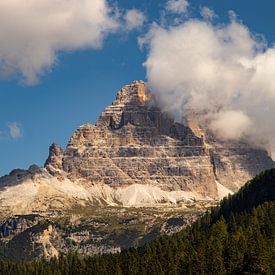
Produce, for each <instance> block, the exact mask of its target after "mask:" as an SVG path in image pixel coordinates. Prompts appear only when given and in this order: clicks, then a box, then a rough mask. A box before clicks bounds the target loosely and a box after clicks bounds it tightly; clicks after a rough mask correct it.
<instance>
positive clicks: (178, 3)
mask: <svg viewBox="0 0 275 275" xmlns="http://www.w3.org/2000/svg"><path fill="white" fill-rule="evenodd" d="M188 6H189V3H188V1H187V0H169V1H167V3H166V10H167V11H169V12H173V13H186V12H187V9H188Z"/></svg>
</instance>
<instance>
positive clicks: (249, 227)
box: [0, 169, 275, 275]
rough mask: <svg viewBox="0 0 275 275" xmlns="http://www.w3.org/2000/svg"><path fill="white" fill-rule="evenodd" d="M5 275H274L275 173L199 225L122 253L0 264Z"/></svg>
mask: <svg viewBox="0 0 275 275" xmlns="http://www.w3.org/2000/svg"><path fill="white" fill-rule="evenodd" d="M0 270H1V274H108V275H111V274H274V273H275V169H271V170H268V171H265V172H263V173H261V174H260V175H258V176H257V177H256V178H254V179H253V180H251V181H250V182H248V183H247V184H246V185H245V186H244V187H243V188H241V190H240V191H239V192H238V193H237V194H235V195H232V196H229V197H228V198H226V199H224V200H222V201H221V203H220V206H219V207H216V208H213V209H212V210H211V211H209V212H208V213H206V214H205V215H204V216H203V217H202V218H200V219H199V220H198V221H197V222H195V224H193V225H192V226H190V227H188V228H186V229H185V230H183V231H181V232H179V233H177V234H175V235H173V236H171V237H167V236H166V237H159V238H158V239H156V240H155V241H153V242H151V243H148V244H146V245H145V246H143V247H140V248H132V249H129V250H127V251H123V252H121V253H120V254H114V255H103V256H97V257H80V256H78V255H76V254H69V255H67V256H61V257H60V258H59V259H56V258H54V259H52V260H50V261H46V260H38V261H33V262H17V263H16V262H9V261H2V262H0Z"/></svg>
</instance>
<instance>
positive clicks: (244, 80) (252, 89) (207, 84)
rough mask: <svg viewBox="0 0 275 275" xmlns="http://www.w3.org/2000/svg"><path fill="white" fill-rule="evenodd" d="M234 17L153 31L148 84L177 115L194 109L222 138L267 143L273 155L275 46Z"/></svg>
mask: <svg viewBox="0 0 275 275" xmlns="http://www.w3.org/2000/svg"><path fill="white" fill-rule="evenodd" d="M234 18H236V17H232V16H231V19H232V21H231V22H230V23H229V24H227V25H214V24H212V23H210V22H209V21H207V22H206V21H200V20H188V21H187V22H185V23H183V24H180V25H178V26H174V27H171V26H170V27H167V28H165V27H161V26H156V25H155V26H154V27H152V29H151V30H150V32H149V34H150V35H147V36H145V38H146V39H147V43H148V47H149V53H148V58H147V60H146V62H145V63H144V66H145V67H146V70H147V78H148V82H149V84H150V85H151V87H152V90H153V91H155V92H156V95H157V96H158V97H159V98H160V99H161V101H162V102H163V104H164V106H165V107H166V108H169V109H170V110H172V111H174V112H175V113H183V112H184V111H185V110H187V109H195V110H196V111H198V112H201V113H204V114H207V116H206V117H207V119H208V122H209V126H210V128H211V129H212V130H214V131H215V132H216V133H217V134H218V135H220V136H222V137H224V138H230V139H232V138H233V139H238V138H241V137H249V138H250V139H251V138H252V139H253V142H257V143H258V144H259V143H263V142H265V141H266V140H268V142H269V143H271V146H272V147H273V150H274V151H275V128H274V127H273V125H274V119H275V81H274V76H275V47H271V48H268V47H267V46H266V45H265V43H264V42H263V41H259V40H258V39H256V38H255V36H254V35H253V34H252V33H251V32H250V31H249V29H248V28H247V27H246V26H244V25H243V24H241V23H239V22H237V21H236V20H235V19H234ZM209 120H210V121H209Z"/></svg>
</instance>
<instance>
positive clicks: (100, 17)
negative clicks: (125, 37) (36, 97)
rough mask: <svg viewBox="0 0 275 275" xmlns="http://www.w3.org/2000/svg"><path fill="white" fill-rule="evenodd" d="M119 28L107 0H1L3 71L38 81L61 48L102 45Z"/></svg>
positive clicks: (0, 67)
mask: <svg viewBox="0 0 275 275" xmlns="http://www.w3.org/2000/svg"><path fill="white" fill-rule="evenodd" d="M118 28H119V23H118V22H117V19H116V16H115V15H113V14H112V11H111V8H110V6H109V5H108V3H107V2H106V1H105V0H92V1H91V0H50V1H49V0H28V1H25V0H9V1H0V45H1V46H0V75H1V76H2V77H6V76H10V75H13V74H18V75H19V76H20V77H21V78H23V81H24V82H25V83H26V84H35V83H36V82H37V81H38V79H39V76H40V75H41V74H43V73H44V72H45V71H46V70H50V69H51V68H52V66H53V65H54V63H55V62H56V59H57V54H58V52H59V51H73V50H78V49H97V48H100V47H101V46H102V42H103V39H104V37H105V36H106V35H107V34H108V33H110V32H113V31H115V30H117V29H118Z"/></svg>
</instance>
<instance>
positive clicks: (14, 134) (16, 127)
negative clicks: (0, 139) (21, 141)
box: [8, 122, 23, 139]
mask: <svg viewBox="0 0 275 275" xmlns="http://www.w3.org/2000/svg"><path fill="white" fill-rule="evenodd" d="M8 127H9V134H10V136H11V138H13V139H18V138H20V137H22V135H23V134H22V129H21V126H20V124H18V123H17V122H11V123H8Z"/></svg>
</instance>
